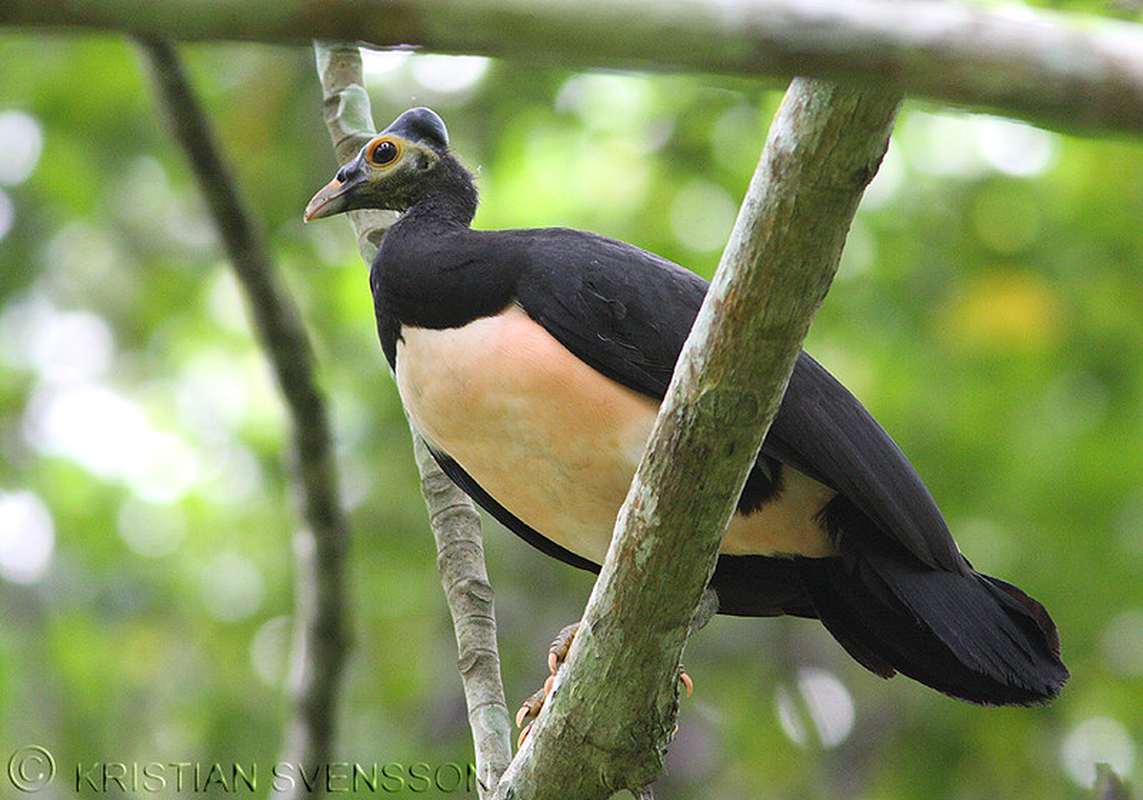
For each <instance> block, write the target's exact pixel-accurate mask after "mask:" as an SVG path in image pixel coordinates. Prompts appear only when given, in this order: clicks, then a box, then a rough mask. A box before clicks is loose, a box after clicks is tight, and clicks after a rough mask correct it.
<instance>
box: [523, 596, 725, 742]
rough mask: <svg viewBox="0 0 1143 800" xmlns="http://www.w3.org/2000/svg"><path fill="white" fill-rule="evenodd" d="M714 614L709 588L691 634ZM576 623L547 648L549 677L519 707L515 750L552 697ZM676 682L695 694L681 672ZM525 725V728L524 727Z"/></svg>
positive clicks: (715, 604)
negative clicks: (518, 730) (517, 737)
mask: <svg viewBox="0 0 1143 800" xmlns="http://www.w3.org/2000/svg"><path fill="white" fill-rule="evenodd" d="M717 611H718V595H717V594H715V591H714V590H713V589H711V588H709V587H708V588H707V589H706V591H704V592H703V595H702V599H700V600H699V604H698V608H697V609H695V616H694V619H693V620H692V621H691V632H692V633H694V632H695V631H697V630H699V629H700V628H702V627H704V626H705V625H706V624H707V623H708V622H710V620H711V618H712V617H713V616H714V615H715V613H716V612H717ZM579 626H580V623H578V622H573V623H572V624H571V625H567V626H566V627H564V628H562V629H561V630H560V632H559V633H557V634H556V638H554V639H552V644H551V646H550V647H548V671H549V672H550V673H551V674H550V675H548V677H547V678H546V679H545V680H544V685H543V686H541V687H540V688H539V689H538V690H536V692H535V693H533V694H532V696H531V697H529V698H528V699H527V700H525V701H524V703H523V704H522V705H521V706H520V710H519V711H517V712H516V727H520V726H523V729H522V730H521V731H520V736H519V739H518V740H517V742H516V746H517V747H519V746H521V745H522V744H523V743H524V740H525V739H527V738H528V734H529V733H531V731H532V723H534V722H535V721H536V717H538V716H539V715H540V709H542V708H543V707H544V703H545V702H546V701H547V699H548V695H549V694H551V693H552V686H553V684H555V681H556V673H557V672H558V671H559V669H560V666H561V665H562V664H563V663H564V661H565V660H566V659H567V657H568V651H569V650H571V645H572V642H573V641H575V635H576V634H577V633H578V632H579ZM679 682H680V683H682V685H683V689H684V690H685V691H686V693H687V697H690V696H691V694H692V693H693V692H694V690H695V684H694V681H693V680H691V676H690V675H688V674H687V673H686V672H684V671H683V670H681V669H680V670H679ZM525 722H526V723H527V724H525Z"/></svg>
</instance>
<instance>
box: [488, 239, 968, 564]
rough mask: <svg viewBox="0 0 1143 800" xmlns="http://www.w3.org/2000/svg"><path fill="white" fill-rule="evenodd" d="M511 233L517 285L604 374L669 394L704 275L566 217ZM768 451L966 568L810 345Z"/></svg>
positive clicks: (875, 428) (932, 556) (868, 420)
mask: <svg viewBox="0 0 1143 800" xmlns="http://www.w3.org/2000/svg"><path fill="white" fill-rule="evenodd" d="M504 233H505V234H507V235H508V236H509V237H511V238H510V239H509V241H511V243H512V244H513V245H514V247H513V249H515V250H516V253H515V256H516V258H519V259H521V261H522V262H523V263H522V265H521V266H522V269H521V271H520V278H519V284H518V286H517V294H518V299H519V302H520V304H521V306H522V307H523V308H524V310H525V311H526V312H527V313H528V314H529V315H530V316H531V317H532V318H533V319H535V320H536V321H537V322H538V323H540V324H541V325H543V326H544V328H545V329H546V330H547V331H548V332H549V333H551V334H552V335H553V336H554V337H555V338H556V339H557V340H558V341H559V342H560V343H561V344H563V345H564V346H565V347H567V348H568V350H570V351H571V352H572V353H574V354H575V355H576V356H577V357H578V358H580V359H582V360H583V361H584V362H586V363H587V364H589V365H590V366H592V367H593V368H594V369H596V370H598V371H599V372H600V373H602V374H603V375H606V376H607V377H609V378H611V379H612V380H615V381H617V382H618V383H621V384H623V385H624V386H627V387H629V388H631V389H634V390H636V391H639V392H642V393H644V394H647V395H649V396H651V397H654V398H656V399H662V397H663V396H664V394H665V393H666V390H667V385H668V384H669V382H670V379H671V373H672V371H673V369H674V366H675V361H676V360H677V359H678V355H679V352H680V351H681V350H682V345H683V342H684V341H685V339H686V337H687V334H688V333H689V332H690V329H691V326H692V325H693V324H694V319H695V317H696V316H697V314H698V310H699V306H700V305H701V304H702V300H703V297H704V295H705V294H706V289H707V283H706V281H704V280H703V279H702V278H700V277H698V276H697V275H695V274H694V273H692V272H690V271H689V270H686V269H684V268H682V267H680V266H678V265H677V264H674V263H672V262H670V261H667V260H666V259H664V258H661V257H659V256H656V255H654V254H652V253H649V252H647V251H645V250H641V249H640V248H637V247H634V246H633V245H630V244H626V243H624V242H620V241H616V240H613V239H608V238H605V237H602V236H597V235H595V234H590V233H585V232H582V231H574V230H567V229H562V228H556V229H547V230H542V231H528V232H527V234H528V235H527V236H526V237H525V236H524V235H523V234H524V232H517V231H513V232H504ZM505 243H507V242H505ZM553 254H558V255H559V261H558V262H555V261H553V259H552V257H553ZM762 453H763V454H765V455H766V456H769V457H773V458H775V459H777V460H778V461H781V462H784V463H786V464H789V465H790V466H791V467H793V468H794V469H797V470H799V471H801V472H803V473H805V474H807V475H809V476H810V477H812V478H814V479H815V480H818V481H820V482H822V483H824V484H826V485H827V486H830V487H832V488H834V489H836V490H837V491H838V492H839V493H841V494H842V495H844V496H845V497H847V498H848V499H849V500H850V501H851V502H852V503H853V504H854V505H855V506H857V507H858V508H859V509H860V510H861V511H862V512H864V513H865V514H866V515H867V516H868V517H870V519H872V520H873V522H874V523H875V524H876V526H877V527H878V529H880V530H881V531H883V532H885V533H886V534H888V535H890V536H891V537H892V538H894V539H896V540H897V541H898V542H899V543H900V544H902V545H904V546H905V547H906V548H907V549H908V550H909V552H911V553H912V554H913V555H915V556H916V557H917V558H918V559H920V560H921V561H922V562H923V563H925V564H927V565H929V566H932V567H937V568H941V569H945V570H950V571H954V572H961V573H963V572H965V570H966V569H967V568H968V567H967V564H966V562H965V560H964V559H963V557H962V556H961V555H960V552H959V550H958V549H957V546H956V543H955V542H954V541H953V539H952V536H951V534H950V533H949V530H948V527H947V526H946V524H945V522H944V519H943V518H942V516H941V513H940V511H939V510H938V508H937V505H936V503H935V502H934V500H933V498H932V496H931V495H930V494H929V491H928V489H926V488H925V485H924V483H922V481H921V479H920V477H919V476H918V475H917V473H916V471H915V470H914V469H913V467H912V465H911V464H909V462H908V460H907V459H906V458H905V456H904V454H903V453H902V452H901V450H900V448H898V447H897V445H896V443H895V442H893V440H892V439H891V438H890V437H889V435H888V434H887V433H886V432H885V431H884V429H882V427H881V426H880V425H879V424H878V423H877V422H876V421H875V420H874V419H873V417H872V416H871V415H870V414H869V412H868V411H866V410H865V408H864V407H863V406H862V405H861V403H860V402H859V401H858V400H857V399H856V398H855V397H854V396H853V395H852V394H850V392H849V391H848V390H847V389H846V388H845V387H844V386H842V385H841V384H840V383H839V382H838V381H837V380H836V379H835V378H834V377H833V376H832V375H830V374H829V373H828V372H827V371H826V370H825V369H824V368H823V367H822V366H821V365H820V364H818V363H817V362H816V361H814V360H813V359H812V358H811V357H810V356H808V355H807V354H805V353H802V354H801V355H800V356H799V358H798V361H797V363H796V365H795V368H794V372H793V375H792V376H791V379H790V384H789V387H788V388H787V390H786V395H785V398H784V400H783V401H782V406H781V408H780V410H779V412H778V416H777V418H776V419H775V420H774V423H773V425H772V426H771V428H770V432H769V434H768V435H767V437H766V441H765V443H764V444H763V447H762Z"/></svg>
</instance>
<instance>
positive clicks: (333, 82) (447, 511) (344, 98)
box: [314, 42, 512, 798]
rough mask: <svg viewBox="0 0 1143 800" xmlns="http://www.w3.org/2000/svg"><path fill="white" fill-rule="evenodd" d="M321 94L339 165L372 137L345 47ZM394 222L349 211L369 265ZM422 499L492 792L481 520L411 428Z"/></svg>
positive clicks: (495, 751)
mask: <svg viewBox="0 0 1143 800" xmlns="http://www.w3.org/2000/svg"><path fill="white" fill-rule="evenodd" d="M314 51H315V54H316V58H317V69H318V74H319V76H320V78H321V84H322V90H323V93H324V103H323V108H324V118H325V122H326V125H327V126H328V128H329V133H330V137H331V138H332V140H333V146H334V150H335V152H336V154H337V160H338V162H339V163H345V162H347V161H349V159H350V158H352V157H353V156H354V155H356V154H357V151H358V150H359V149H360V148H361V146H362V145H363V144H364V143H365V142H366V141H368V140H369V138H370V137H371V136H372V135H373V133H374V126H373V116H372V112H371V111H370V107H369V96H368V94H366V92H365V86H364V81H363V78H362V73H361V54H360V52H359V51H358V49H357V47H355V46H353V45H347V44H335V43H326V42H315V43H314ZM395 218H396V215H395V214H393V213H392V212H388V211H355V212H350V219H351V220H352V221H353V227H354V230H355V231H356V233H357V243H358V248H359V249H360V251H361V255H362V257H363V258H365V260H366V261H367V262H369V261H372V259H373V255H374V253H375V252H376V250H377V247H378V246H379V245H380V243H381V238H382V237H383V236H384V234H385V231H386V230H387V229H388V227H389V226H390V225H392V224H393V220H394V219H395ZM410 429H411V430H412V434H413V451H414V454H415V455H416V460H417V468H418V469H419V470H420V473H421V492H422V494H423V495H424V498H425V505H426V507H427V510H428V515H429V524H430V525H431V527H432V529H433V537H434V538H435V539H436V544H437V567H438V569H439V571H440V576H441V584H442V585H443V587H444V591H445V599H446V600H447V602H448V607H449V613H451V614H452V620H453V628H454V630H455V632H456V643H457V651H458V654H459V659H458V665H459V668H460V673H461V677H462V679H463V682H464V696H465V702H466V703H467V705H468V722H469V726H470V727H471V729H472V740H473V746H474V748H475V754H476V771H477V780H478V790H479V794H480V797H481V798H483V797H485V796H487V795H488V794H490V793H491V792H492V790H494V789H495V787H496V785H497V784H498V782H499V781H500V776H501V774H502V773H503V772H504V770H505V768H506V767H507V766H508V762H509V760H510V759H511V758H512V746H511V722H510V721H509V720H510V717H509V714H508V707H507V705H506V704H505V701H504V685H503V682H502V681H501V678H500V653H499V649H498V647H497V643H496V616H495V612H494V608H493V596H492V585H491V584H490V583H489V581H488V573H487V570H486V569H485V566H484V545H483V542H482V539H481V534H480V515H479V514H478V513H477V511H476V508H475V507H474V506H473V504H472V501H471V500H470V499H469V498H468V496H467V495H465V494H464V493H463V492H462V491H461V490H460V489H458V488H457V487H456V485H455V484H454V483H453V482H452V481H451V480H449V478H448V477H447V476H446V475H445V474H444V473H443V472H441V470H440V467H438V466H437V463H436V461H434V460H433V457H432V455H430V453H429V450H428V448H427V447H426V446H425V443H424V440H423V439H422V438H421V436H420V434H419V433H417V431H416V429H415V428H413V426H412V422H411V421H410Z"/></svg>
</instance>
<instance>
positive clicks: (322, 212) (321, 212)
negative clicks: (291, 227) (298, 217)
mask: <svg viewBox="0 0 1143 800" xmlns="http://www.w3.org/2000/svg"><path fill="white" fill-rule="evenodd" d="M353 185H354V183H353V182H352V181H350V182H348V183H342V182H341V181H339V180H338V179H337V178H334V179H333V180H332V181H330V182H329V183H327V184H326V185H325V186H323V187H322V188H321V190H320V191H319V192H318V193H317V194H315V195H314V196H313V199H312V200H310V203H309V205H307V206H306V213H305V214H304V215H303V216H302V219H304V220H305V221H306V222H309V221H310V220H315V219H320V218H321V217H331V216H333V215H334V214H339V213H341V212H342V211H345V210H346V208H345V205H346V203H345V199H344V198H345V195H346V192H348V191H349V189H350V187H352V186H353Z"/></svg>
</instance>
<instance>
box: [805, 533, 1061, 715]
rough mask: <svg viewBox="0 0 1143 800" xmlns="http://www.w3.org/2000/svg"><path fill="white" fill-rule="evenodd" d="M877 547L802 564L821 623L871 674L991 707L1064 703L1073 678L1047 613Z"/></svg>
mask: <svg viewBox="0 0 1143 800" xmlns="http://www.w3.org/2000/svg"><path fill="white" fill-rule="evenodd" d="M871 544H873V543H871V542H868V541H866V542H863V543H862V546H861V547H860V548H853V550H851V551H850V552H847V553H844V554H843V555H842V557H841V558H826V559H809V558H800V559H797V563H798V569H799V572H800V574H801V578H802V582H803V584H804V586H805V589H806V591H807V593H808V594H809V596H810V598H811V600H812V602H813V605H814V610H815V611H816V612H817V615H818V617H819V618H820V619H821V621H822V623H823V624H824V625H825V627H826V628H827V629H828V630H829V632H830V633H831V634H833V636H834V638H836V639H837V640H838V642H839V643H840V644H841V645H842V647H844V648H845V649H846V651H847V652H848V653H849V654H850V655H851V656H853V657H854V658H855V659H856V660H857V661H858V662H860V663H861V664H862V665H863V666H865V667H866V668H867V669H869V670H871V671H872V672H874V673H876V674H878V675H881V676H882V677H886V678H888V677H891V676H892V675H893V674H894V673H895V672H900V673H902V674H904V675H908V676H909V677H910V678H913V679H915V680H917V681H920V682H921V683H923V684H925V685H927V686H931V687H932V688H934V689H937V690H938V691H941V692H944V693H945V694H948V695H951V696H952V697H955V698H958V699H960V700H966V701H968V702H970V703H978V704H981V705H1035V704H1039V703H1045V702H1048V701H1049V700H1051V699H1053V698H1054V697H1055V696H1056V695H1058V694H1059V692H1060V688H1061V687H1062V686H1063V684H1064V682H1065V681H1066V680H1067V679H1068V670H1067V667H1065V666H1064V663H1063V662H1062V661H1061V660H1060V640H1059V635H1058V633H1057V632H1056V626H1055V624H1054V623H1053V622H1052V619H1051V617H1049V616H1048V612H1047V611H1046V610H1045V609H1044V607H1043V606H1042V605H1040V604H1039V603H1038V602H1036V601H1035V600H1033V599H1032V598H1031V597H1029V596H1028V595H1026V594H1025V593H1024V592H1022V591H1020V589H1018V588H1016V587H1015V586H1012V585H1011V584H1009V583H1005V582H1004V581H1002V580H999V579H997V578H993V577H990V576H988V575H982V574H980V573H977V572H973V571H971V570H968V571H967V573H966V574H957V573H952V572H945V571H942V570H934V569H931V568H929V567H926V566H924V565H922V564H920V563H919V562H916V561H915V560H914V559H912V558H911V557H910V556H908V554H906V553H904V552H900V553H898V552H888V551H887V550H886V549H884V548H881V547H877V546H876V545H874V546H869V545H871ZM845 549H848V548H845Z"/></svg>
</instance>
